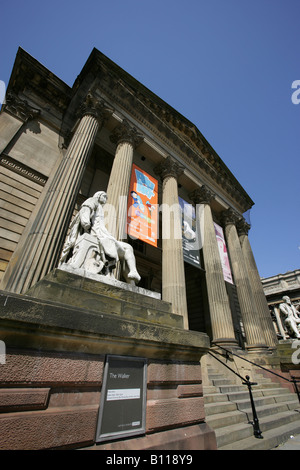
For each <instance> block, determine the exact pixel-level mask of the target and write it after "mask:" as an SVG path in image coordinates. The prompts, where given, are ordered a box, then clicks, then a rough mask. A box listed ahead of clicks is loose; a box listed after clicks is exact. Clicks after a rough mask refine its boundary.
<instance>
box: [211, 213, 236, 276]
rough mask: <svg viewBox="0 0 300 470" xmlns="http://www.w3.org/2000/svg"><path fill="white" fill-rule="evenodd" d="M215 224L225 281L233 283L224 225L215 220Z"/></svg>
mask: <svg viewBox="0 0 300 470" xmlns="http://www.w3.org/2000/svg"><path fill="white" fill-rule="evenodd" d="M214 226H215V232H216V237H217V242H218V247H219V253H220V258H221V263H222V269H223V276H224V281H226V282H230V284H233V280H232V275H231V269H230V264H229V257H228V252H227V247H226V242H225V237H224V232H223V229H222V227H220V225H218V224H216V223H215V222H214Z"/></svg>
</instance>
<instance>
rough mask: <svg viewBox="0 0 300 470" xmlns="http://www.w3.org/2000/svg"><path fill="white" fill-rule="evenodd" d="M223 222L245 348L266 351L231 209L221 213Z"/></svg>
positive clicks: (234, 215) (236, 220) (235, 219)
mask: <svg viewBox="0 0 300 470" xmlns="http://www.w3.org/2000/svg"><path fill="white" fill-rule="evenodd" d="M223 220H224V225H225V236H226V240H227V246H228V251H229V256H230V260H231V267H232V271H233V276H234V281H235V285H236V289H237V294H238V299H239V304H240V308H241V314H242V320H243V325H244V330H245V335H246V343H247V346H246V347H247V349H248V351H249V352H255V353H256V352H263V351H266V350H267V348H268V346H267V344H266V339H265V335H264V332H263V329H262V326H261V323H260V319H259V316H258V312H257V309H256V303H255V300H254V298H253V295H252V290H251V286H250V281H249V275H248V272H247V268H246V264H245V260H244V256H243V253H242V248H241V245H240V241H239V237H238V234H237V229H236V225H235V224H236V223H237V222H238V220H239V217H238V216H237V215H236V214H235V213H234V212H233V211H232V210H231V209H228V210H227V211H224V213H223Z"/></svg>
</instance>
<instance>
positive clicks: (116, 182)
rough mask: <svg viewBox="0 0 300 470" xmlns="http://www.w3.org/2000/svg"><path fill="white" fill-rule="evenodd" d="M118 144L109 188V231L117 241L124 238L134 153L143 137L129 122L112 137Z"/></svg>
mask: <svg viewBox="0 0 300 470" xmlns="http://www.w3.org/2000/svg"><path fill="white" fill-rule="evenodd" d="M110 139H111V141H112V142H113V143H115V144H117V148H116V152H115V158H114V162H113V166H112V170H111V173H110V178H109V182H108V186H107V196H108V200H107V215H106V217H107V218H106V221H107V229H108V231H109V232H110V233H111V234H112V235H113V236H114V237H115V238H116V239H117V240H121V239H122V238H124V229H125V224H126V220H127V219H126V216H127V199H128V191H129V184H130V177H131V169H132V161H133V151H134V149H135V148H136V147H137V146H138V145H139V144H140V143H141V142H142V141H143V137H142V136H141V135H140V134H139V133H138V132H137V130H136V129H135V128H134V127H131V126H130V125H129V124H128V122H127V121H125V120H124V121H123V122H122V124H120V125H119V126H117V128H116V129H115V130H114V131H113V134H112V135H111V137H110Z"/></svg>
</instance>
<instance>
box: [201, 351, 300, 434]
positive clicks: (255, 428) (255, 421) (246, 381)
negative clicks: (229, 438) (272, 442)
mask: <svg viewBox="0 0 300 470" xmlns="http://www.w3.org/2000/svg"><path fill="white" fill-rule="evenodd" d="M218 348H220V349H223V351H226V356H225V357H226V359H227V358H229V354H231V355H232V356H236V357H238V358H240V359H242V360H244V361H246V362H249V364H252V365H254V366H256V367H260V368H261V369H263V370H265V371H266V372H269V373H271V374H273V375H276V376H277V377H280V378H281V379H283V380H286V381H287V382H289V383H293V385H294V388H295V392H296V394H297V396H298V400H299V403H300V392H299V389H298V386H297V383H300V380H297V379H296V377H294V376H292V375H291V380H290V379H287V378H286V377H284V376H283V375H280V374H277V373H276V372H274V371H272V370H270V369H267V368H265V367H263V366H261V365H260V364H256V363H255V362H252V361H250V360H249V359H246V358H245V357H242V356H240V355H238V354H236V353H234V352H232V351H229V350H228V349H226V348H224V347H223V346H219V345H218ZM209 354H210V355H211V356H212V357H213V358H214V359H216V360H217V361H219V362H221V364H223V365H224V366H225V367H227V369H229V370H231V372H233V373H234V374H235V375H237V376H238V377H239V378H240V379H241V380H242V383H243V385H247V387H248V391H249V396H250V403H251V408H252V415H253V421H252V422H250V423H251V424H252V425H253V434H254V437H256V438H257V439H263V436H262V432H261V430H260V427H259V419H258V417H257V413H256V408H255V402H254V399H253V394H252V385H257V383H256V382H250V377H249V375H246V377H245V378H244V377H242V376H241V375H240V374H238V373H237V372H236V371H235V370H234V369H232V368H231V367H229V365H228V364H225V362H223V361H221V359H219V358H218V357H216V356H215V355H214V354H212V352H211V351H209Z"/></svg>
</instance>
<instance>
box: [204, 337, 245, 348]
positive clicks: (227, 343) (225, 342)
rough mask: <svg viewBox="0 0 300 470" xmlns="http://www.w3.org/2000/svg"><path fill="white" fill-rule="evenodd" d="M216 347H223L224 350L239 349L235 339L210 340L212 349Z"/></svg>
mask: <svg viewBox="0 0 300 470" xmlns="http://www.w3.org/2000/svg"><path fill="white" fill-rule="evenodd" d="M218 346H220V347H223V348H225V349H240V347H239V345H238V342H237V340H236V339H235V338H217V339H214V340H212V342H211V347H212V349H214V348H217V347H218Z"/></svg>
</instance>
